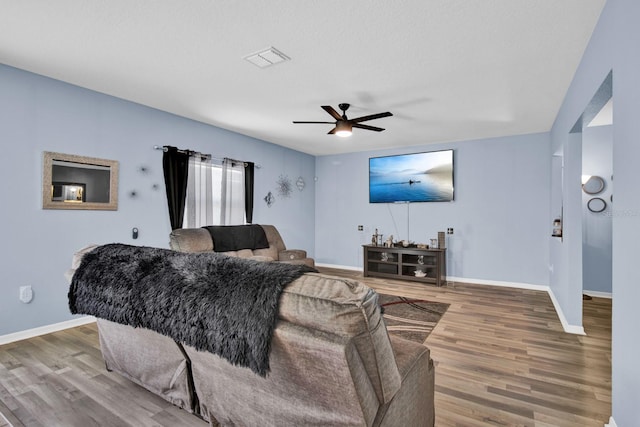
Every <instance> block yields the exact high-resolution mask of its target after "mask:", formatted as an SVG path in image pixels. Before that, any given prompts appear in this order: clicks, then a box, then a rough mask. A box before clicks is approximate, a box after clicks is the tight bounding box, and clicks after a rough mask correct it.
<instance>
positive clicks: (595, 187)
mask: <svg viewBox="0 0 640 427" xmlns="http://www.w3.org/2000/svg"><path fill="white" fill-rule="evenodd" d="M602 190H604V179H602V178H601V177H599V176H595V175H594V176H591V177H589V179H588V180H587V181H586V182H585V183H584V184H582V191H584V192H585V193H587V194H598V193H599V192H601V191H602Z"/></svg>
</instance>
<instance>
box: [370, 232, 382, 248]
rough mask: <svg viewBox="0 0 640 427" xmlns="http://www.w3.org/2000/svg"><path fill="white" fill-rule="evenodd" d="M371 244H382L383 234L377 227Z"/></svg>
mask: <svg viewBox="0 0 640 427" xmlns="http://www.w3.org/2000/svg"><path fill="white" fill-rule="evenodd" d="M371 244H372V245H373V246H382V234H379V233H378V229H377V228H376V230H375V233H374V234H373V235H372V236H371Z"/></svg>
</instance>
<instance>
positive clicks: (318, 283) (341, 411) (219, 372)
mask: <svg viewBox="0 0 640 427" xmlns="http://www.w3.org/2000/svg"><path fill="white" fill-rule="evenodd" d="M81 256H82V254H79V255H78V257H81ZM74 265H77V260H76V261H74ZM97 323H98V329H99V334H100V345H101V350H102V353H103V356H104V359H105V363H106V366H107V368H108V369H109V370H113V371H116V372H118V373H120V374H121V375H123V376H125V377H127V378H129V379H130V380H132V381H134V382H136V383H138V384H140V385H142V386H143V387H146V388H147V389H148V390H150V391H151V392H153V393H156V394H158V395H159V396H162V397H163V398H164V399H166V400H168V401H170V402H172V403H174V404H175V405H177V406H180V407H181V408H184V409H185V410H187V411H189V412H194V413H196V414H198V415H199V416H201V417H203V418H204V419H205V420H208V421H210V422H211V424H212V425H218V424H220V425H224V426H254V425H256V426H308V425H309V426H311V425H316V426H333V425H336V426H337V425H343V426H409V427H410V426H433V425H434V367H433V363H432V360H431V359H430V356H429V349H428V348H426V347H425V346H423V345H421V344H418V343H414V342H411V341H406V340H403V339H400V338H396V337H389V335H388V333H387V329H386V327H385V324H384V321H383V319H382V315H381V312H380V308H379V306H378V296H377V294H376V293H375V292H374V291H373V290H372V289H370V288H368V287H366V286H365V285H363V284H362V283H359V282H357V281H352V280H346V279H342V278H337V277H331V276H327V275H323V274H319V273H307V274H304V275H303V276H302V277H300V278H298V279H296V280H295V281H293V282H291V283H290V284H289V285H287V286H286V287H285V289H284V291H283V293H282V295H281V297H280V304H279V312H278V323H277V325H276V328H275V331H274V335H273V339H272V343H271V351H270V372H269V374H268V375H267V376H266V378H263V377H260V376H258V375H256V374H255V373H253V372H252V371H251V370H249V369H248V368H243V367H238V366H234V365H232V364H230V363H229V362H228V361H227V360H225V359H222V358H220V357H218V356H216V355H214V354H211V353H208V352H201V351H197V350H195V349H194V348H191V347H189V346H186V345H182V344H180V343H176V342H174V341H173V340H171V339H170V338H167V337H165V336H162V335H159V334H157V333H155V332H152V331H149V330H146V329H135V328H132V327H130V326H126V325H121V324H117V323H113V322H110V321H107V320H103V319H98V322H97Z"/></svg>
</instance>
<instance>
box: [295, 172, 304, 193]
mask: <svg viewBox="0 0 640 427" xmlns="http://www.w3.org/2000/svg"><path fill="white" fill-rule="evenodd" d="M304 186H305V183H304V178H302V177H301V176H299V177H298V180H297V181H296V187H298V190H300V191H302V190H304Z"/></svg>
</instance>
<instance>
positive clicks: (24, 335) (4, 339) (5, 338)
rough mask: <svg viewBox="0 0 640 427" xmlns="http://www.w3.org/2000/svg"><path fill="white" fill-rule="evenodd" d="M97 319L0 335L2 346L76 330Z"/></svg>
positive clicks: (81, 319)
mask: <svg viewBox="0 0 640 427" xmlns="http://www.w3.org/2000/svg"><path fill="white" fill-rule="evenodd" d="M95 321H96V318H95V317H93V316H83V317H78V318H76V319H71V320H67V321H64V322H60V323H54V324H52V325H45V326H40V327H38V328H33V329H27V330H24V331H19V332H14V333H12V334H7V335H0V345H3V344H9V343H11V342H15V341H21V340H26V339H28V338H33V337H37V336H39V335H44V334H50V333H51V332H58V331H62V330H64V329H69V328H75V327H76V326H82V325H86V324H87V323H93V322H95Z"/></svg>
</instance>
